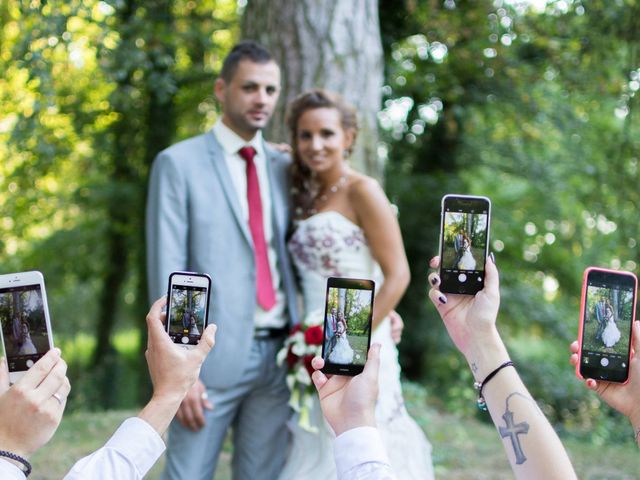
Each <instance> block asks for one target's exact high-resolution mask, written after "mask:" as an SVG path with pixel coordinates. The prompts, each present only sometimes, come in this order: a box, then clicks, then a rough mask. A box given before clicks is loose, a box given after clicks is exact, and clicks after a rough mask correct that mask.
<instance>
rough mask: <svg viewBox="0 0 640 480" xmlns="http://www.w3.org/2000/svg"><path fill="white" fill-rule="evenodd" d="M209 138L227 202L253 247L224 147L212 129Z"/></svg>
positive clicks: (209, 144) (215, 166) (209, 147)
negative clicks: (224, 154)
mask: <svg viewBox="0 0 640 480" xmlns="http://www.w3.org/2000/svg"><path fill="white" fill-rule="evenodd" d="M205 136H206V139H207V145H208V149H209V154H210V158H211V162H212V163H213V168H214V170H215V172H216V173H217V175H218V178H219V180H220V185H222V190H223V191H224V195H225V197H226V198H227V202H228V203H229V206H230V207H231V211H232V212H233V216H234V217H235V219H236V222H237V224H238V228H240V231H242V234H243V236H244V238H245V239H246V240H247V242H249V245H250V246H251V247H252V248H253V241H252V240H251V233H250V232H249V226H248V225H247V222H245V221H244V219H243V218H242V212H241V210H240V203H239V201H238V195H237V193H236V191H235V189H234V187H233V182H232V181H231V175H229V170H228V169H227V165H226V164H225V162H224V158H223V156H222V147H221V146H220V144H218V140H216V136H215V135H214V133H213V132H212V131H209V132H207V134H206V135H205Z"/></svg>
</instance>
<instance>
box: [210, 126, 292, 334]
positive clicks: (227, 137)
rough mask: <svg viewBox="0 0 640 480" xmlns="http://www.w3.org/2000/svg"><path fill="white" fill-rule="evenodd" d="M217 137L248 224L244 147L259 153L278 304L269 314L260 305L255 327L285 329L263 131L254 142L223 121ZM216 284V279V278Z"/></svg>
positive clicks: (265, 225)
mask: <svg viewBox="0 0 640 480" xmlns="http://www.w3.org/2000/svg"><path fill="white" fill-rule="evenodd" d="M212 130H213V134H214V135H215V136H216V139H217V140H218V143H219V144H220V146H221V147H222V149H223V150H224V161H225V164H226V166H227V169H228V170H229V175H230V176H231V182H232V183H233V186H234V189H235V191H236V193H237V194H238V200H239V203H240V211H241V213H242V216H243V218H244V221H245V223H246V224H247V225H248V224H249V202H248V200H247V162H246V160H245V159H243V158H242V157H241V156H240V155H239V154H238V150H240V149H241V148H242V147H247V146H251V147H253V148H255V150H256V156H255V157H254V159H253V161H254V163H255V165H256V170H257V173H258V184H259V185H260V198H261V200H262V221H263V229H264V239H265V242H266V243H267V256H268V258H269V268H270V270H271V279H272V281H273V287H274V289H275V291H276V304H275V305H274V306H273V308H272V309H271V310H269V311H265V310H263V309H262V308H260V306H259V305H257V306H256V315H255V326H256V327H257V328H281V327H284V326H285V325H286V323H287V322H286V319H285V318H284V310H285V306H286V301H285V296H284V291H283V289H282V283H281V282H280V272H279V271H278V265H277V261H278V256H277V254H276V251H275V248H274V246H273V245H274V239H273V219H272V214H271V186H270V184H269V175H268V173H267V163H266V160H267V157H266V155H265V152H264V148H263V141H262V132H261V131H260V130H258V132H257V133H256V134H255V136H254V137H253V138H252V139H251V140H250V141H248V142H247V141H246V140H243V139H242V138H241V137H240V136H238V135H237V134H236V133H235V132H234V131H233V130H231V129H230V128H229V127H227V126H226V125H225V124H224V123H223V122H222V119H219V120H218V121H217V122H216V123H215V125H214V126H213V129H212ZM213 281H214V282H215V279H213Z"/></svg>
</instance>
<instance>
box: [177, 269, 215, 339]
mask: <svg viewBox="0 0 640 480" xmlns="http://www.w3.org/2000/svg"><path fill="white" fill-rule="evenodd" d="M210 293H211V277H209V275H207V274H206V273H193V272H173V273H172V274H171V275H169V292H168V294H167V332H168V333H169V337H171V340H172V341H173V343H176V344H178V345H181V346H183V347H184V348H194V347H195V346H196V345H197V344H198V342H199V341H200V338H201V337H202V332H203V331H204V329H205V328H206V326H207V325H208V323H209V296H210Z"/></svg>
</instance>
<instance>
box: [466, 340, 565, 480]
mask: <svg viewBox="0 0 640 480" xmlns="http://www.w3.org/2000/svg"><path fill="white" fill-rule="evenodd" d="M492 337H493V338H492V339H485V343H484V348H483V349H482V350H478V353H476V354H473V355H472V356H471V357H472V358H468V361H469V365H470V366H471V368H472V369H473V366H474V365H475V367H476V372H475V373H474V375H475V376H476V380H477V381H482V380H484V378H486V375H488V374H489V373H490V372H491V371H493V370H494V369H495V368H496V367H498V366H499V365H501V364H503V363H504V362H505V361H507V360H508V358H509V357H508V352H507V350H506V348H505V346H504V344H503V343H502V341H501V340H499V337H498V336H497V332H496V333H495V337H494V336H493V335H492ZM482 394H483V397H484V399H485V402H486V404H487V408H488V410H489V413H490V414H491V419H492V420H493V423H494V425H495V426H496V429H497V430H498V435H499V436H500V438H501V440H502V442H503V445H504V448H505V450H506V453H507V457H508V459H509V463H510V464H511V468H512V470H513V472H514V474H515V476H516V478H517V479H537V478H545V479H562V480H565V479H571V478H576V475H575V472H574V470H573V467H572V465H571V461H570V460H569V457H568V455H567V453H566V451H565V449H564V447H563V445H562V443H561V442H560V439H559V438H558V436H557V434H556V432H555V431H554V430H553V427H552V426H551V424H550V423H549V421H548V420H547V418H546V417H545V416H544V414H543V413H542V411H541V410H540V409H539V408H538V406H537V404H536V402H535V400H534V399H533V398H532V397H531V395H530V394H529V392H528V390H527V388H526V387H525V385H524V384H523V383H522V380H521V379H520V376H519V375H518V373H517V371H516V370H515V368H513V367H505V368H503V369H501V370H500V371H499V372H498V373H497V374H496V375H495V376H494V377H493V378H492V379H491V380H490V381H489V382H488V383H487V384H486V385H485V386H484V388H483V390H482Z"/></svg>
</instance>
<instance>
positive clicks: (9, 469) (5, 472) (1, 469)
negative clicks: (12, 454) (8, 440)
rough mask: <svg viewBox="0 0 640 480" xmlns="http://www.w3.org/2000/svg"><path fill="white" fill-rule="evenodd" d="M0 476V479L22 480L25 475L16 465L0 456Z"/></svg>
mask: <svg viewBox="0 0 640 480" xmlns="http://www.w3.org/2000/svg"><path fill="white" fill-rule="evenodd" d="M0 478H1V479H2V480H24V479H25V476H24V473H23V472H22V470H20V469H19V468H18V466H17V465H14V464H13V463H11V462H9V461H8V460H6V459H4V458H0Z"/></svg>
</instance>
